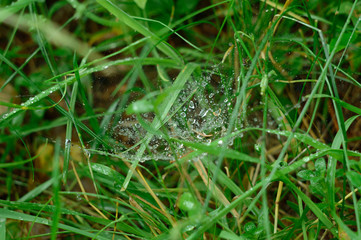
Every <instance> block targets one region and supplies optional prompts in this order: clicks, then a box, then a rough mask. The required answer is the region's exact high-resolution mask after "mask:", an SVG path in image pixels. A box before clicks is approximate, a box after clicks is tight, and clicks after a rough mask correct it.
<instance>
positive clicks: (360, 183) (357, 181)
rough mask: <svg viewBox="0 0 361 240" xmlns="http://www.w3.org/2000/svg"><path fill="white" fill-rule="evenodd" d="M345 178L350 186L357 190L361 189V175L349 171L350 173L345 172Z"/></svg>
mask: <svg viewBox="0 0 361 240" xmlns="http://www.w3.org/2000/svg"><path fill="white" fill-rule="evenodd" d="M346 176H347V178H348V180H349V181H350V182H351V183H352V185H354V186H355V187H357V188H360V187H361V175H360V174H358V173H356V172H354V171H351V172H347V173H346Z"/></svg>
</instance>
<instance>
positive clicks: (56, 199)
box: [51, 139, 61, 240]
mask: <svg viewBox="0 0 361 240" xmlns="http://www.w3.org/2000/svg"><path fill="white" fill-rule="evenodd" d="M59 157H60V140H59V139H57V141H56V144H55V151H54V158H53V174H52V179H54V181H53V201H54V206H55V211H54V212H53V217H52V221H53V222H52V225H51V240H56V239H57V232H58V227H59V221H60V218H61V211H60V209H61V206H60V204H61V202H60V194H59V190H60V183H59V178H60V173H59Z"/></svg>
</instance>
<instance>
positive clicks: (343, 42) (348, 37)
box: [330, 32, 356, 52]
mask: <svg viewBox="0 0 361 240" xmlns="http://www.w3.org/2000/svg"><path fill="white" fill-rule="evenodd" d="M355 39H356V35H353V36H352V33H351V32H348V33H345V34H344V35H342V38H341V42H340V44H339V45H338V46H337V48H336V52H338V51H341V50H343V49H344V48H345V47H346V46H347V43H348V42H349V41H350V42H352V41H354V40H355ZM336 41H337V38H333V39H332V40H331V42H330V50H332V49H333V48H334V47H335V44H336Z"/></svg>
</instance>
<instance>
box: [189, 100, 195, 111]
mask: <svg viewBox="0 0 361 240" xmlns="http://www.w3.org/2000/svg"><path fill="white" fill-rule="evenodd" d="M189 108H190V109H194V103H193V101H190V102H189Z"/></svg>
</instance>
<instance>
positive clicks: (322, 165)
mask: <svg viewBox="0 0 361 240" xmlns="http://www.w3.org/2000/svg"><path fill="white" fill-rule="evenodd" d="M315 169H316V171H317V173H319V174H321V175H323V174H324V173H325V172H326V162H325V159H323V158H319V159H317V160H316V162H315Z"/></svg>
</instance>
